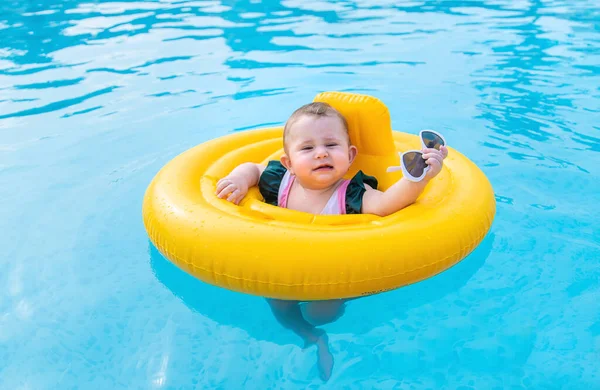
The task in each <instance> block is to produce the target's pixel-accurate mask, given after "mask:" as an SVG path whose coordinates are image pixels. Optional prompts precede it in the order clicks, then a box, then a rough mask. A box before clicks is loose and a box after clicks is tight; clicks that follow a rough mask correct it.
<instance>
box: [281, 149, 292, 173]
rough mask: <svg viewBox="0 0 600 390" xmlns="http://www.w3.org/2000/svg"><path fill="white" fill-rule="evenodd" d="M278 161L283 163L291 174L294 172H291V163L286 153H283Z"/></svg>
mask: <svg viewBox="0 0 600 390" xmlns="http://www.w3.org/2000/svg"><path fill="white" fill-rule="evenodd" d="M279 161H281V165H283V166H284V167H285V168H286V169H287V170H288V171H290V173H291V174H293V173H294V172H292V163H291V161H290V158H289V157H288V155H287V154H284V155H283V156H281V158H280V159H279Z"/></svg>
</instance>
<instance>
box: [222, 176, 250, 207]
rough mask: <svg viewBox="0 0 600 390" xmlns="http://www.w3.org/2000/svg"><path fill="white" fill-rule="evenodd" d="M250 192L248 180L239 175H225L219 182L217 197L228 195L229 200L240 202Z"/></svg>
mask: <svg viewBox="0 0 600 390" xmlns="http://www.w3.org/2000/svg"><path fill="white" fill-rule="evenodd" d="M247 193H248V183H247V180H246V179H244V178H243V177H239V176H232V175H229V176H225V177H224V178H222V179H221V180H219V181H218V182H217V197H219V198H221V199H223V198H225V197H227V200H228V201H229V202H232V203H235V204H239V203H240V201H241V200H242V199H244V196H246V194H247Z"/></svg>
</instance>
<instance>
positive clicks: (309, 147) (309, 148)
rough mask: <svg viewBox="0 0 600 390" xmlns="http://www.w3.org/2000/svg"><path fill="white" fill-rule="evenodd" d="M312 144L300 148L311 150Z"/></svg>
mask: <svg viewBox="0 0 600 390" xmlns="http://www.w3.org/2000/svg"><path fill="white" fill-rule="evenodd" d="M312 148H313V147H312V146H303V147H302V149H301V150H311V149H312Z"/></svg>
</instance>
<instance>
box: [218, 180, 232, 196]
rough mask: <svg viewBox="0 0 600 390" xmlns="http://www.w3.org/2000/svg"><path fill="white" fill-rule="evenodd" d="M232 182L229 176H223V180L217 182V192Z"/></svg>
mask: <svg viewBox="0 0 600 390" xmlns="http://www.w3.org/2000/svg"><path fill="white" fill-rule="evenodd" d="M230 184H231V180H229V179H228V178H226V177H224V178H222V179H221V180H219V181H218V182H217V191H216V192H217V194H218V193H219V192H221V191H223V189H224V188H225V187H227V186H228V185H230Z"/></svg>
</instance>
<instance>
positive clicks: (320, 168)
mask: <svg viewBox="0 0 600 390" xmlns="http://www.w3.org/2000/svg"><path fill="white" fill-rule="evenodd" d="M332 169H333V165H329V164H323V165H319V166H318V167H316V168H315V169H313V171H329V170H332Z"/></svg>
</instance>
